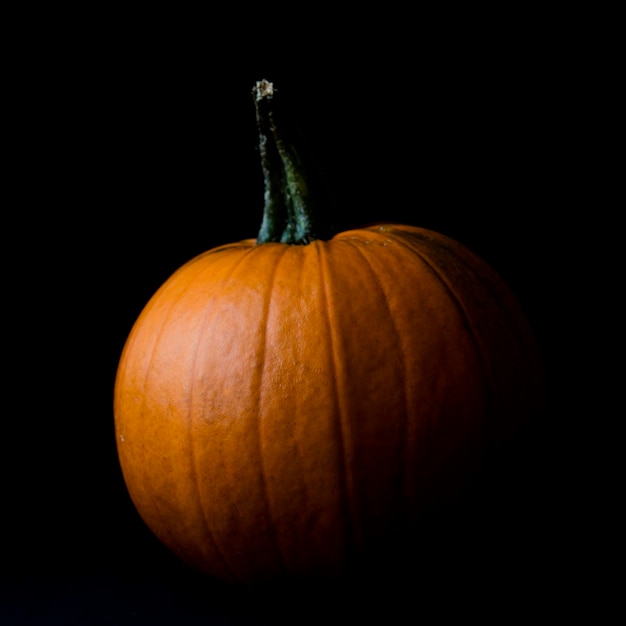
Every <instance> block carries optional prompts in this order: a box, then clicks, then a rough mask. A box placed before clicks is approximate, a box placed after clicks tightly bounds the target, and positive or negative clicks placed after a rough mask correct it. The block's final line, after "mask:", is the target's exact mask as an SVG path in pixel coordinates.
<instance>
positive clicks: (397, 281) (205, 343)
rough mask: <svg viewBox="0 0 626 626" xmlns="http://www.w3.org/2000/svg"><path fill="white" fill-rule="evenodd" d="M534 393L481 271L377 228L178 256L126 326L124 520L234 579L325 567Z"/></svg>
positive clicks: (462, 460) (455, 250)
mask: <svg viewBox="0 0 626 626" xmlns="http://www.w3.org/2000/svg"><path fill="white" fill-rule="evenodd" d="M542 389H543V381H542V369H541V362H540V357H539V354H538V351H537V346H536V343H535V339H534V337H533V334H532V332H531V329H530V327H529V325H528V322H527V320H526V318H525V316H524V314H523V312H522V311H521V309H520V306H519V304H518V302H517V301H516V299H515V298H514V296H513V295H512V293H511V291H510V290H509V289H508V287H507V286H506V285H505V284H504V282H503V281H502V280H501V279H500V278H499V276H498V275H497V274H496V273H495V272H494V271H493V270H492V269H491V268H490V267H489V266H488V265H487V264H485V263H484V262H483V261H482V260H481V259H480V258H478V257H477V256H476V255H475V254H474V253H472V252H471V251H469V250H468V249H467V248H466V247H464V246H463V245H461V244H459V243H458V242H456V241H453V240H451V239H450V238H448V237H445V236H443V235H441V234H438V233H435V232H432V231H429V230H426V229H423V228H418V227H414V226H405V225H397V224H383V225H376V226H371V227H367V228H363V229H358V230H351V231H346V232H343V233H340V234H337V235H335V236H334V237H333V238H331V239H329V240H326V241H321V240H315V241H313V242H311V243H309V244H307V245H288V244H283V243H264V244H260V245H258V244H257V243H256V242H255V240H252V239H250V240H244V241H241V242H237V243H233V244H229V245H225V246H221V247H218V248H215V249H212V250H210V251H208V252H206V253H204V254H201V255H199V256H198V257H196V258H194V259H193V260H191V261H189V262H188V263H187V264H186V265H184V266H183V267H182V268H180V269H179V270H178V271H177V272H175V273H174V274H173V275H172V276H171V277H170V278H169V279H168V280H167V281H166V282H165V284H164V285H163V286H162V287H161V288H160V289H159V290H158V291H157V293H156V294H155V295H154V296H153V297H152V299H151V300H150V301H149V302H148V304H147V306H146V307H145V309H144V310H143V311H142V313H141V314H140V316H139V318H138V320H137V322H136V323H135V325H134V327H133V329H132V331H131V333H130V335H129V337H128V340H127V342H126V345H125V347H124V350H123V353H122V356H121V360H120V363H119V368H118V372H117V378H116V382H115V394H114V414H115V432H116V440H117V446H118V453H119V459H120V463H121V467H122V471H123V475H124V479H125V481H126V484H127V487H128V490H129V493H130V496H131V498H132V500H133V502H134V504H135V506H136V508H137V510H138V512H139V514H140V515H141V516H142V518H143V519H144V521H145V523H146V524H147V525H148V527H149V528H150V529H151V530H152V531H153V532H154V533H155V534H156V536H157V537H158V538H159V539H160V540H161V541H162V542H163V543H164V544H165V545H167V546H168V547H169V548H170V549H171V550H172V551H173V552H174V553H176V554H177V555H178V556H179V557H180V558H181V559H183V560H184V561H185V562H187V563H188V564H190V565H191V566H193V567H194V568H197V569H200V570H202V571H204V572H207V573H208V574H210V575H212V576H214V577H217V578H220V579H224V580H228V581H239V582H245V583H255V582H259V581H268V580H273V579H276V578H281V577H285V576H286V577H291V578H294V577H300V576H305V575H323V576H325V575H333V574H336V573H337V572H341V571H342V570H343V568H344V567H346V566H347V565H349V563H350V562H351V559H353V558H354V557H355V556H359V555H363V554H367V549H368V547H369V546H370V545H371V544H372V543H373V542H374V541H376V540H378V538H380V537H384V536H385V535H386V534H389V533H391V532H394V530H393V529H394V528H396V527H398V525H401V524H403V523H404V522H406V521H407V520H409V521H411V520H416V519H418V518H419V516H420V514H421V513H422V512H423V511H424V510H425V509H427V508H428V507H429V506H431V505H432V503H433V502H435V501H437V500H439V499H441V498H446V497H454V494H455V493H456V489H457V488H458V487H459V486H460V485H462V484H463V481H464V480H466V478H467V477H468V476H469V475H470V474H471V472H472V471H473V469H474V468H475V467H476V465H477V463H479V461H480V457H481V453H482V452H483V450H484V448H485V447H486V446H489V445H493V444H494V443H495V442H499V441H502V440H503V439H506V438H510V437H513V436H515V434H516V433H517V432H518V431H519V429H520V428H521V427H522V426H523V425H524V424H525V423H526V422H527V420H528V419H529V418H530V417H531V415H532V414H533V413H534V411H535V410H537V409H538V408H539V407H540V406H541V401H542Z"/></svg>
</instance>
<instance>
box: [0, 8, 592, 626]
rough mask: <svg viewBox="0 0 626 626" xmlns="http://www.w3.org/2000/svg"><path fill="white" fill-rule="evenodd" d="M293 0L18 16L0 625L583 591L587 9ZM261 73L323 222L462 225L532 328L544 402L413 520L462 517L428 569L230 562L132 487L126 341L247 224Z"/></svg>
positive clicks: (251, 216) (529, 606)
mask: <svg viewBox="0 0 626 626" xmlns="http://www.w3.org/2000/svg"><path fill="white" fill-rule="evenodd" d="M66 17H67V18H68V19H69V17H70V16H66ZM312 17H313V16H311V15H306V14H305V15H304V16H303V17H301V18H298V19H293V20H291V21H289V22H285V23H282V25H280V24H279V22H276V21H275V20H274V19H270V18H269V17H267V16H265V17H263V16H259V17H258V18H255V19H251V20H250V22H249V23H246V24H245V25H244V24H241V23H240V22H238V21H230V22H229V21H227V20H226V21H225V20H223V19H220V20H216V19H212V20H209V21H206V20H199V23H197V21H196V20H194V19H192V18H191V17H189V18H188V19H184V20H182V22H177V23H176V24H170V23H169V20H168V16H167V15H161V16H158V18H159V19H157V20H154V18H155V16H154V15H151V16H140V17H138V16H133V18H132V19H131V18H130V17H129V16H123V15H119V16H110V15H109V16H100V17H99V18H97V19H96V18H95V17H93V16H90V17H89V18H87V17H86V16H82V21H81V22H80V23H81V24H82V26H81V27H80V28H78V27H74V26H68V25H66V24H64V18H61V19H59V16H58V15H55V17H54V19H55V22H54V23H55V27H54V29H52V28H50V27H49V23H48V16H44V15H39V16H37V19H36V20H34V19H33V18H32V16H31V17H30V18H29V19H27V20H25V21H24V22H23V23H22V25H21V27H20V29H19V35H18V36H17V38H16V42H15V47H14V52H13V56H12V57H11V59H10V65H11V67H12V69H13V70H14V72H13V74H14V75H13V76H12V77H11V89H10V90H9V91H10V96H9V97H8V100H9V101H10V104H12V105H13V106H12V113H11V114H10V115H9V116H6V117H5V121H6V128H7V130H8V131H10V132H11V134H12V135H13V137H14V142H12V143H11V144H10V150H11V155H10V156H11V159H10V161H11V164H10V165H9V166H8V168H7V170H6V172H7V174H8V178H9V182H10V183H12V184H11V190H12V193H10V194H7V197H6V198H5V202H6V201H7V200H8V201H9V207H10V209H9V210H8V211H7V212H6V214H7V215H9V216H11V220H10V221H8V222H6V223H5V230H4V234H5V237H4V239H5V254H6V255H7V256H6V261H5V281H6V282H5V285H6V289H7V291H6V293H7V294H8V298H7V300H5V309H6V311H5V313H6V314H7V315H8V317H9V320H10V322H8V323H7V326H6V327H5V330H6V337H5V340H6V343H7V347H8V352H7V354H8V355H9V357H8V358H7V363H6V366H7V372H6V378H5V381H6V383H5V404H4V412H3V413H4V417H3V422H4V424H5V426H4V429H3V460H4V461H6V462H7V467H6V469H5V470H4V471H3V483H4V485H3V502H4V505H3V512H2V526H3V531H2V551H3V553H2V562H1V564H0V567H1V575H2V584H3V586H2V595H1V596H0V603H1V604H0V618H2V619H0V621H2V623H3V624H4V623H7V624H13V623H16V624H18V623H27V622H26V620H27V619H32V620H33V621H32V622H28V623H41V624H49V623H63V624H92V623H93V624H109V623H110V624H127V623H128V624H136V623H150V624H160V623H163V624H186V623H193V624H195V623H204V624H213V623H215V624H227V623H228V624H230V623H242V624H257V623H276V622H278V621H280V620H282V619H285V620H289V621H290V623H291V621H295V622H298V621H302V620H304V619H306V618H311V620H313V619H314V617H315V618H316V617H319V616H320V615H321V616H328V615H335V616H351V617H352V618H353V620H354V621H355V623H356V622H357V621H362V620H363V619H365V618H368V617H371V616H373V615H380V616H381V618H384V619H385V620H386V621H387V623H395V622H396V621H397V619H399V616H400V615H405V614H407V613H408V614H411V613H410V612H411V611H413V614H414V615H415V616H418V615H419V614H420V612H422V611H424V610H425V609H424V607H425V606H427V605H433V604H436V605H437V607H438V610H439V611H443V612H445V613H447V612H448V611H451V610H457V609H462V610H464V611H470V610H477V611H480V612H481V614H482V613H483V612H485V611H487V612H495V614H498V612H499V611H501V610H502V609H501V608H500V607H501V603H503V602H504V603H506V607H507V608H506V610H507V611H509V612H510V614H514V615H517V614H519V612H528V613H529V614H533V613H534V612H535V611H536V610H538V607H540V606H544V607H545V606H546V605H545V603H546V602H547V603H548V604H547V606H548V610H549V611H562V610H563V609H564V607H565V606H567V607H568V608H570V609H574V610H578V608H579V607H578V603H579V602H581V601H583V600H584V599H585V598H588V596H589V589H590V585H591V583H592V580H593V578H594V575H593V574H592V573H591V572H592V569H593V568H591V567H589V566H588V559H589V558H590V557H592V556H593V553H594V551H595V550H597V548H596V547H595V540H596V539H597V534H595V532H592V531H590V530H589V527H588V526H587V522H586V520H587V515H586V514H587V513H588V511H589V510H590V509H592V510H593V511H595V512H596V515H597V514H598V513H597V511H598V510H599V509H598V508H597V507H598V504H597V495H596V492H595V485H594V481H593V479H592V478H591V475H592V474H591V468H590V466H592V465H595V461H592V459H595V458H596V456H600V455H599V453H598V450H597V449H596V446H597V445H598V444H597V443H596V439H595V438H594V436H593V435H594V433H595V430H597V428H600V425H599V424H598V423H596V429H592V432H591V434H589V433H586V434H585V437H584V441H585V448H584V450H585V452H584V453H582V452H581V442H582V441H583V437H582V428H583V427H582V424H583V419H582V417H581V416H582V415H587V414H589V412H590V411H591V410H592V407H593V410H595V412H596V413H600V410H599V405H598V400H597V398H596V397H595V394H594V392H593V391H592V390H590V389H589V384H588V381H589V380H590V379H588V378H587V376H586V375H583V374H582V373H581V370H582V369H584V368H586V367H588V364H589V359H588V357H587V356H585V355H587V351H588V350H589V349H590V348H591V347H592V346H593V344H594V342H595V338H594V337H593V336H590V334H587V333H585V332H583V331H582V330H581V328H582V327H584V326H586V325H588V324H589V320H588V317H587V316H588V313H589V309H587V308H585V306H584V302H581V301H585V300H586V297H584V296H582V295H581V289H583V290H585V291H588V290H590V289H591V290H594V289H595V295H594V298H596V301H597V299H598V298H600V300H601V299H602V297H603V296H602V293H601V290H600V288H599V287H597V286H595V287H594V285H595V283H594V270H593V268H592V265H591V264H590V263H589V259H590V257H591V256H593V253H592V252H591V251H590V246H591V245H592V239H593V237H592V236H591V235H590V232H589V230H588V229H586V227H585V220H589V219H593V220H595V221H596V222H597V220H598V214H599V212H600V211H601V210H602V207H603V205H602V203H601V202H598V188H599V187H601V186H602V185H601V184H600V183H599V180H598V174H597V172H596V171H595V169H594V167H592V166H593V165H594V164H595V163H596V158H597V154H596V151H597V148H596V144H595V141H596V134H597V133H598V127H599V125H601V124H602V120H601V119H599V118H598V115H597V111H598V108H602V107H598V106H597V104H598V98H600V96H598V97H596V96H595V95H594V96H590V94H599V93H600V89H601V87H602V85H600V83H601V80H600V79H598V77H597V74H596V72H595V69H594V68H595V66H594V64H593V62H592V60H591V57H590V54H589V53H590V48H591V47H592V44H591V43H589V42H587V41H586V39H585V37H586V35H585V33H586V31H584V30H583V31H580V30H577V31H576V34H572V33H571V29H570V28H569V27H568V23H567V22H566V20H565V18H564V17H563V16H552V17H549V16H545V15H544V16H541V19H523V17H522V16H515V17H512V16H500V18H499V19H498V21H497V24H498V26H497V27H495V26H493V23H491V22H489V23H488V22H487V21H485V19H484V18H486V16H476V15H474V16H472V19H471V20H470V19H469V18H468V16H465V15H456V14H455V15H447V16H443V17H439V18H437V19H433V18H422V16H415V17H414V18H412V20H408V18H406V19H403V18H402V16H397V19H396V17H394V18H393V19H382V20H381V19H380V16H378V15H369V16H360V17H359V18H358V19H357V18H355V17H354V16H352V17H351V18H350V19H347V18H345V19H344V20H343V21H341V22H339V21H338V18H337V16H332V19H331V18H329V19H328V20H319V19H318V20H317V21H316V20H313V19H312ZM535 17H536V16H535ZM105 18H107V19H105ZM59 22H61V24H59ZM68 23H69V22H68ZM401 24H403V26H401ZM578 26H580V25H579V24H578ZM596 52H597V51H596ZM262 78H266V79H268V80H271V81H273V82H274V83H275V86H276V87H277V88H278V89H279V90H280V91H281V92H282V94H283V95H284V97H285V99H287V100H288V101H289V103H290V108H291V110H292V112H293V114H294V116H295V117H296V118H297V119H298V120H299V122H300V125H301V127H302V130H303V132H304V134H305V136H306V137H307V138H308V139H309V142H310V148H311V149H312V151H313V153H314V154H315V156H316V158H317V160H318V161H319V162H320V163H321V164H322V166H323V168H324V171H325V174H326V179H327V182H328V186H329V189H330V190H331V191H332V194H333V196H334V199H335V202H336V207H337V210H336V211H335V213H334V215H333V220H334V226H335V227H336V228H337V229H342V228H347V227H352V226H359V225H361V224H366V223H370V222H374V221H391V220H395V221H401V222H406V223H410V224H416V225H420V226H425V227H429V228H433V229H435V230H439V231H441V232H444V233H446V234H448V235H450V236H452V237H454V238H456V239H458V240H459V241H461V242H463V243H465V244H466V245H467V246H468V247H470V248H472V249H473V250H475V251H476V252H478V253H479V254H480V255H482V256H483V258H485V259H486V260H487V261H488V262H489V263H490V264H491V265H492V266H493V267H494V268H495V269H496V270H497V271H498V272H500V274H501V275H502V276H503V277H504V278H505V279H506V280H507V282H508V283H509V284H510V285H511V287H512V288H513V290H514V291H515V292H516V294H517V295H518V297H519V299H520V301H521V303H522V305H523V307H524V308H525V309H526V311H527V313H528V315H529V318H530V321H531V323H532V325H533V327H534V329H535V331H536V333H537V337H538V339H539V341H540V345H541V347H542V351H543V353H544V357H545V361H546V368H547V372H548V381H549V389H550V394H549V401H548V408H547V410H546V413H545V415H544V416H543V417H542V419H541V420H539V421H538V422H536V423H534V424H533V425H532V427H531V429H530V431H529V432H528V433H527V434H526V435H525V437H524V438H523V439H522V440H521V441H520V442H518V445H517V446H516V447H515V448H514V449H513V450H510V451H507V454H506V455H505V458H498V459H492V460H491V463H492V464H491V465H490V466H488V467H487V468H486V470H485V472H484V474H483V475H482V476H481V477H480V479H479V481H478V485H476V486H475V487H474V491H473V492H472V493H471V495H470V496H469V497H468V499H467V500H466V501H465V502H464V503H463V504H461V505H459V506H458V507H457V508H456V509H454V510H452V511H445V512H443V513H441V517H440V518H437V519H436V521H433V522H431V529H430V532H432V531H433V528H437V529H439V530H438V531H436V532H435V534H437V532H439V536H443V535H445V532H444V531H442V530H441V529H442V528H445V529H447V530H449V531H450V532H451V533H452V534H456V535H458V536H460V537H461V538H462V539H457V543H455V541H454V540H453V541H452V542H451V545H455V546H456V547H457V548H459V545H460V544H461V543H462V540H467V541H469V542H470V543H472V542H473V543H472V547H471V549H466V551H464V550H463V549H462V548H460V550H459V552H456V553H454V550H453V549H448V551H444V552H442V553H441V559H439V563H438V566H437V567H438V568H437V567H436V568H435V569H433V570H432V571H433V572H436V574H433V576H432V577H431V578H430V580H429V582H428V584H427V585H425V586H424V576H423V572H422V574H420V575H419V576H418V575H417V573H416V572H417V571H418V570H420V566H421V564H420V563H417V564H416V567H415V568H411V567H409V572H408V574H406V575H405V574H403V575H402V576H399V575H398V573H397V572H396V571H393V570H389V571H385V572H384V573H383V580H379V579H376V577H373V578H371V579H370V578H368V579H367V580H365V579H364V578H363V577H361V578H360V579H359V581H358V583H357V582H352V583H349V582H346V583H344V584H343V586H342V585H340V586H339V587H338V588H336V589H334V590H331V589H324V590H321V589H315V591H312V590H310V589H309V590H307V589H304V590H303V589H299V590H297V591H296V590H291V591H290V594H293V595H289V594H288V593H287V592H286V591H284V590H281V591H279V592H265V591H264V592H263V593H254V592H249V591H240V590H236V589H235V590H234V589H229V588H224V587H222V586H221V585H219V584H217V583H214V582H212V581H209V580H207V579H205V578H203V577H200V576H196V575H195V574H194V573H192V572H189V571H187V570H186V569H185V568H184V567H183V566H181V565H180V564H179V563H178V562H177V561H176V560H175V559H174V558H173V557H172V556H170V555H169V553H168V552H167V551H166V550H165V548H163V547H162V546H161V545H160V544H158V542H157V541H156V540H155V539H153V537H152V535H151V534H150V533H149V531H148V530H147V529H146V528H145V527H144V525H143V523H142V522H141V521H140V520H139V518H138V516H137V514H136V513H135V511H134V509H133V507H132V504H131V503H130V501H129V498H128V496H127V493H126V490H125V487H124V483H123V480H122V477H121V473H120V470H119V466H118V463H117V457H116V452H115V440H114V436H113V416H112V389H113V382H114V376H115V370H116V367H117V361H118V358H119V356H120V353H121V350H122V347H123V344H124V341H125V339H126V336H127V334H128V332H129V331H130V328H131V326H132V323H133V322H134V320H135V318H136V317H137V315H138V314H139V312H140V310H141V308H142V307H143V305H144V304H145V303H146V302H147V300H148V298H149V297H150V296H151V295H152V293H153V292H154V291H155V290H156V289H157V287H158V286H159V285H160V284H161V283H162V282H163V281H164V280H165V279H166V278H167V277H168V276H169V275H170V274H171V273H172V272H173V271H174V270H175V269H176V268H177V267H179V266H180V265H181V264H182V263H184V262H185V261H187V260H188V259H190V258H191V257H193V256H194V255H196V254H198V253H200V252H202V251H204V250H206V249H208V248H210V247H213V246H215V245H218V244H221V243H226V242H229V241H233V240H237V239H243V238H246V237H254V236H255V235H256V232H257V228H258V225H259V223H260V217H261V211H262V193H263V190H262V178H261V171H260V166H259V161H258V154H257V149H256V139H257V135H256V126H255V119H254V107H253V102H252V96H251V90H252V86H253V85H254V83H255V82H256V81H257V80H260V79H262ZM600 134H601V133H600ZM577 216H584V218H583V219H579V217H577ZM591 230H593V229H591ZM581 286H584V287H583V288H581ZM572 329H576V330H572ZM591 361H592V362H593V359H591ZM583 362H584V363H585V365H583ZM583 380H585V381H587V383H586V384H585V385H581V384H580V383H581V381H583ZM583 520H585V521H583ZM462 529H465V530H462ZM425 532H427V531H425ZM464 533H465V534H464ZM590 535H591V536H593V537H595V538H596V539H593V540H589V539H590ZM572 537H574V539H572ZM457 544H458V545H457ZM460 555H463V558H462V557H461V556H460ZM464 557H467V558H464ZM435 561H437V559H435ZM442 561H445V563H443V564H442ZM431 565H432V563H431ZM486 570H489V573H488V574H487V575H485V574H484V572H485V571H486ZM480 572H483V574H480ZM391 580H392V581H393V582H389V581H391ZM385 581H387V582H386V583H385ZM578 589H582V590H584V592H580V593H579V592H578V591H577V590H578ZM294 598H295V600H294ZM433 598H436V602H435V601H434V600H433ZM293 602H295V603H297V604H298V605H299V606H300V607H301V608H300V612H296V613H295V615H296V617H295V618H294V613H292V612H291V609H289V610H288V609H287V608H286V607H287V606H288V605H289V604H290V603H293ZM543 610H546V609H545V608H544V609H543ZM3 620H4V621H3ZM20 620H24V622H22V621H20ZM55 620H56V621H55Z"/></svg>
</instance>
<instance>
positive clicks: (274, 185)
mask: <svg viewBox="0 0 626 626" xmlns="http://www.w3.org/2000/svg"><path fill="white" fill-rule="evenodd" d="M252 93H253V96H254V104H255V109H256V119H257V127H258V130H259V150H260V153H261V168H262V170H263V178H264V185H265V193H264V198H265V206H264V210H263V220H262V222H261V228H260V230H259V234H258V236H257V244H262V243H267V242H271V241H275V242H281V243H288V244H300V245H304V244H307V243H310V242H311V241H313V240H314V239H317V238H318V233H317V228H316V227H317V206H316V203H315V201H314V198H313V195H312V193H311V189H310V186H309V182H308V181H307V180H306V178H305V176H304V174H303V170H304V168H303V167H302V159H301V154H300V153H299V152H298V150H297V149H296V147H295V145H294V143H295V142H294V137H295V129H294V127H293V125H292V124H291V120H289V119H288V117H287V115H285V114H284V112H283V111H282V110H281V108H280V98H278V96H277V91H276V89H274V86H273V84H272V83H270V82H268V81H266V80H261V81H259V82H257V84H256V85H255V87H254V89H253V92H252Z"/></svg>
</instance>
